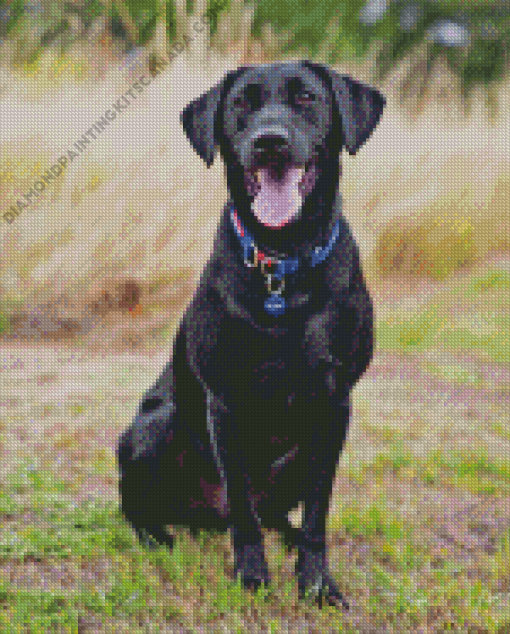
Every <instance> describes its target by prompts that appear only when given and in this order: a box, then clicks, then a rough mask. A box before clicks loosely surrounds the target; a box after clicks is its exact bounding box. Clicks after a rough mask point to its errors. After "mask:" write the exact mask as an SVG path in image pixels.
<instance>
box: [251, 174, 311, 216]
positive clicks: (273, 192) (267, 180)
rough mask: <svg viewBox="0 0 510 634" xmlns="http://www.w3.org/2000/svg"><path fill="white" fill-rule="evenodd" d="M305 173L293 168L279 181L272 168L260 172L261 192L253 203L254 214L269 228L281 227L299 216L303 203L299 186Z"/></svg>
mask: <svg viewBox="0 0 510 634" xmlns="http://www.w3.org/2000/svg"><path fill="white" fill-rule="evenodd" d="M302 174H303V171H302V170H300V169H298V168H291V169H288V170H286V171H285V173H284V174H283V176H282V178H281V179H278V178H277V177H276V175H275V174H274V172H273V171H272V170H271V169H270V168H264V169H261V170H259V172H258V176H259V183H260V191H259V193H258V194H257V195H256V196H255V200H254V202H253V206H252V208H253V213H254V214H255V216H257V218H258V220H259V221H260V222H262V223H263V224H264V225H266V226H268V227H281V226H283V225H285V224H287V223H288V222H289V220H290V219H291V218H292V217H293V216H294V215H295V214H297V212H298V211H299V208H300V206H301V203H302V199H301V196H300V194H299V189H298V184H299V181H300V180H301V176H302Z"/></svg>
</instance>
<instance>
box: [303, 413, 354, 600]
mask: <svg viewBox="0 0 510 634" xmlns="http://www.w3.org/2000/svg"><path fill="white" fill-rule="evenodd" d="M324 405H325V407H324V408H321V410H320V411H321V412H323V414H324V418H325V419H326V420H327V421H328V423H327V424H325V425H324V426H323V427H322V428H320V429H318V431H317V434H316V435H314V437H313V438H312V441H311V443H310V444H311V446H310V454H309V462H310V465H309V470H308V473H310V474H313V475H312V477H311V479H310V482H309V484H308V487H307V490H306V492H305V496H304V506H305V509H304V522H303V528H302V531H303V536H302V543H300V544H299V545H298V561H297V566H296V571H297V575H298V588H299V595H300V598H302V599H303V598H305V597H306V596H307V595H309V594H311V595H312V596H313V597H314V598H315V599H316V601H317V603H318V604H319V606H322V600H323V598H326V599H327V601H328V603H329V605H335V606H338V605H342V606H343V607H344V608H345V609H349V605H348V603H347V602H346V601H345V599H344V598H343V596H342V594H341V593H340V591H339V589H338V587H337V585H336V583H335V581H334V579H333V577H332V575H331V573H330V571H329V567H328V563H327V556H326V516H327V513H328V509H329V504H330V497H331V491H332V488H333V481H334V477H335V471H336V465H337V462H338V457H339V454H340V451H341V448H342V445H343V443H344V440H345V437H346V433H347V428H348V424H349V409H350V407H349V401H348V400H346V401H344V403H343V404H342V405H336V406H335V407H332V408H331V409H332V410H333V411H328V407H327V406H326V404H324ZM329 405H330V406H331V402H330V403H329Z"/></svg>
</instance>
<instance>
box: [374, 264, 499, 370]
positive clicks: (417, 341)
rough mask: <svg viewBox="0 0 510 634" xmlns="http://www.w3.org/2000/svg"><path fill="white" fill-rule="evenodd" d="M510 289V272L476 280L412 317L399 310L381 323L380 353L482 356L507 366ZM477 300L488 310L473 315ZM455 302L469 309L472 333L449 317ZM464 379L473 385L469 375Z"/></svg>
mask: <svg viewBox="0 0 510 634" xmlns="http://www.w3.org/2000/svg"><path fill="white" fill-rule="evenodd" d="M509 290H510V273H508V272H506V271H500V270H497V271H491V272H489V273H487V274H485V275H483V276H473V277H472V278H470V279H469V280H468V281H467V282H464V283H462V284H460V285H459V284H456V285H455V286H454V287H453V288H449V289H448V291H447V292H445V293H443V295H442V296H441V297H439V298H435V299H434V301H433V302H431V303H430V304H429V305H427V306H426V307H425V308H423V309H421V310H419V311H416V312H415V313H413V314H411V315H410V316H407V317H404V316H403V315H402V314H401V313H399V312H398V311H395V312H394V314H393V315H390V316H388V317H386V319H385V320H384V321H382V322H381V323H378V324H377V345H378V347H379V349H381V350H391V349H394V350H403V351H411V350H412V351H423V350H428V349H434V348H435V349H441V350H447V351H457V352H458V351H466V350H469V351H479V352H481V353H483V354H485V355H486V356H487V357H489V358H490V359H492V360H494V361H499V362H503V363H508V361H510V328H509V319H508V297H509ZM474 300H477V301H478V302H480V301H483V304H484V308H483V309H478V311H476V312H475V311H473V310H469V306H470V305H471V304H472V303H474ZM454 302H462V304H464V305H465V306H466V311H465V314H467V316H468V317H467V320H468V321H470V322H471V324H472V325H471V327H470V328H466V327H465V326H464V325H463V323H462V321H459V320H457V321H456V320H455V318H452V317H451V316H450V315H449V314H448V308H449V307H450V306H452V305H453V303H454ZM463 317H464V320H465V319H466V318H465V316H464V315H463ZM461 378H462V377H461ZM464 378H465V380H469V377H467V376H466V377H464Z"/></svg>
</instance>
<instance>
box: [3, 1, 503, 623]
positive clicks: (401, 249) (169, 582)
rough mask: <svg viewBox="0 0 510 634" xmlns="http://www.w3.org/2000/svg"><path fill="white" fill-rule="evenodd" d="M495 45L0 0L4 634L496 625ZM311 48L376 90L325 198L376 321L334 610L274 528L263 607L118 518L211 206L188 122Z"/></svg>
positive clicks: (350, 10)
mask: <svg viewBox="0 0 510 634" xmlns="http://www.w3.org/2000/svg"><path fill="white" fill-rule="evenodd" d="M509 37H510V0H476V1H475V0H437V1H434V0H429V1H425V0H368V1H366V0H258V1H254V2H250V3H248V2H244V0H200V1H198V0H194V1H193V0H188V1H186V2H184V0H171V1H170V2H168V3H163V2H162V1H161V0H104V1H103V2H100V1H99V0H10V1H6V0H0V382H1V385H0V394H1V396H0V597H1V601H0V603H1V606H0V607H1V609H0V631H1V632H4V631H5V632H21V631H23V632H34V633H35V632H37V634H40V633H41V632H51V633H55V632H57V633H60V632H62V633H63V632H66V633H67V632H72V633H73V634H78V633H80V634H81V633H85V632H90V633H94V634H96V633H101V632H129V633H130V634H131V633H135V632H136V633H138V632H140V634H142V633H143V634H147V633H148V632H156V631H158V632H179V633H183V632H201V633H212V632H236V633H237V632H262V631H264V632H266V631H267V632H276V631H282V632H298V631H299V632H328V633H331V634H334V633H337V632H340V631H342V632H344V631H345V632H347V631H348V632H355V633H356V634H373V633H374V632H381V633H382V632H388V633H389V634H391V633H394V634H404V633H405V634H410V633H414V634H440V633H443V632H446V631H455V632H462V633H463V634H464V633H470V634H475V633H476V634H508V632H510V622H509V619H508V615H509V612H510V576H509V571H510V531H509V529H510V504H509V499H510V498H509V496H510V467H509V462H508V456H509V455H510V420H509V417H508V411H509V405H510V366H509V356H510V352H509V342H510V333H509V330H510V329H509V324H510V319H509V308H510V306H509V299H510V231H509V229H510V227H509V223H510V214H509V210H510V103H509V102H510V90H509V88H510V85H509V77H508V70H509V56H508V52H509V46H510V39H509ZM302 58H308V59H313V60H315V61H317V62H323V63H326V64H329V65H331V66H332V67H333V68H334V69H336V70H337V71H339V72H340V73H344V74H349V75H351V76H353V77H355V78H357V79H359V80H360V81H364V82H366V83H369V84H372V85H374V86H376V87H377V88H378V89H379V90H381V92H382V93H383V94H384V95H385V96H386V99H387V106H386V109H385V111H384V113H383V116H382V118H381V121H380V123H379V125H378V126H377V128H376V129H375V131H374V133H373V135H372V137H371V138H370V139H369V141H368V142H367V143H366V144H365V145H364V146H363V147H362V148H361V149H360V151H359V152H358V153H357V154H356V156H354V157H351V156H348V155H347V154H345V153H344V157H343V176H342V183H341V189H342V192H343V200H344V213H345V215H346V217H347V219H348V221H349V223H350V224H351V227H352V229H353V232H354V234H355V236H356V239H357V241H358V244H359V247H360V253H361V258H362V264H363V269H364V272H365V277H366V280H367V284H368V287H369V290H370V293H371V295H372V298H373V300H374V304H375V315H376V354H375V356H374V359H373V361H372V363H371V365H370V367H369V369H368V371H367V372H366V373H365V375H364V376H363V377H362V379H361V380H360V381H359V383H358V384H357V386H356V388H355V389H354V390H353V394H352V400H353V405H354V406H353V418H352V424H351V426H350V430H349V442H348V443H347V444H346V448H345V450H344V451H343V452H342V456H341V459H340V461H339V466H338V470H337V478H336V481H335V486H334V490H333V494H332V500H331V507H330V514H329V518H328V540H329V541H330V549H329V552H330V556H331V565H332V571H333V573H334V575H335V577H336V578H337V579H338V580H339V581H340V583H341V589H342V592H343V593H344V594H345V596H347V597H348V599H349V601H350V603H351V605H352V606H353V609H352V611H351V612H350V613H349V614H350V616H347V615H345V614H333V611H332V610H330V609H325V610H323V611H322V612H321V611H319V610H316V609H314V608H310V607H308V606H307V605H305V604H301V603H299V602H298V601H297V587H296V583H295V577H294V575H293V562H292V555H291V556H290V558H289V557H288V556H286V555H285V554H283V553H282V551H281V550H279V547H278V542H277V539H276V535H273V534H269V535H268V534H267V533H265V534H264V539H265V542H266V546H267V549H266V552H267V554H268V563H269V566H270V568H271V570H272V574H273V579H274V584H273V591H274V595H273V598H272V600H271V601H270V602H269V603H265V602H263V601H262V600H259V599H254V598H253V597H251V595H249V594H247V593H244V592H243V591H242V589H240V588H237V587H236V586H235V585H234V584H233V582H232V574H233V560H232V551H231V548H230V543H229V538H228V535H225V536H219V537H215V538H210V537H205V538H204V539H203V540H202V541H200V542H196V541H194V540H192V539H191V538H190V537H189V536H187V535H186V534H184V532H179V533H178V541H177V545H176V548H175V552H174V554H173V555H172V556H171V557H169V556H168V553H163V552H161V551H157V552H155V553H147V552H146V551H142V550H141V548H140V546H139V545H138V543H137V542H136V541H135V537H134V534H133V531H132V530H131V529H130V527H129V526H128V525H127V523H126V522H125V521H124V520H123V518H122V516H121V514H120V512H119V507H118V473H117V463H116V457H115V451H116V446H117V442H118V437H119V434H120V433H121V432H122V431H123V430H124V429H125V428H126V427H127V425H129V422H130V420H131V419H132V416H133V415H134V413H135V411H136V410H137V408H138V406H139V403H140V398H141V396H142V394H143V393H144V391H145V390H146V389H148V388H149V387H150V386H151V385H152V384H153V383H154V381H155V380H156V378H157V377H158V376H159V374H160V373H161V370H162V368H163V367H164V365H165V364H166V363H167V361H168V358H169V355H170V353H171V348H172V339H173V336H174V333H175V330H176V328H177V326H178V324H179V320H180V317H181V315H182V312H183V311H184V309H185V307H186V305H187V304H188V302H189V301H190V300H191V299H192V296H193V292H194V289H195V285H196V283H197V282H198V278H199V276H200V273H201V271H202V268H203V266H204V264H205V263H206V261H207V258H208V257H209V254H210V249H211V246H212V242H213V238H214V235H215V231H216V226H217V223H218V221H219V218H220V216H221V213H222V210H223V205H224V202H225V200H226V198H227V195H228V192H227V189H226V185H225V181H224V176H223V167H222V164H221V160H217V161H216V162H215V163H214V165H213V166H212V168H211V169H209V170H207V168H206V166H205V164H204V163H203V162H202V161H201V160H200V159H199V158H198V156H197V155H196V154H195V152H194V151H193V149H192V148H191V146H190V145H189V143H188V142H187V140H186V138H185V136H184V133H183V130H182V128H181V125H180V122H179V113H180V112H181V110H182V109H183V108H184V107H185V105H186V104H187V103H189V101H191V100H192V99H196V98H197V97H198V96H199V95H200V94H202V93H203V92H204V91H206V90H207V89H208V88H210V87H211V86H212V85H213V84H214V83H215V82H216V81H218V80H220V78H221V77H222V76H223V75H224V73H225V72H226V71H227V70H228V69H232V68H236V67H237V66H239V65H241V64H244V65H246V64H257V63H264V62H272V61H276V60H288V59H302ZM140 78H143V79H142V80H141V81H140ZM299 516H300V510H299V509H296V510H295V513H293V514H291V519H292V521H293V522H297V523H299ZM269 533H270V532H269Z"/></svg>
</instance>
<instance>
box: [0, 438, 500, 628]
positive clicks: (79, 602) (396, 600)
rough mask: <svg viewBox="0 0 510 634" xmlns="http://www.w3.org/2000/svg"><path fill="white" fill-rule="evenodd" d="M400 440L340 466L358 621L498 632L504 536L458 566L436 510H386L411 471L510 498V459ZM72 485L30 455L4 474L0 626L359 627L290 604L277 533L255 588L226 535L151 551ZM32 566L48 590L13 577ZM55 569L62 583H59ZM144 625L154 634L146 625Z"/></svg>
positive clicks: (334, 525) (344, 534) (346, 560)
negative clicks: (265, 581) (421, 450)
mask: <svg viewBox="0 0 510 634" xmlns="http://www.w3.org/2000/svg"><path fill="white" fill-rule="evenodd" d="M403 447H404V445H403V441H402V439H397V440H395V441H392V442H391V444H390V446H389V447H388V448H387V449H386V450H385V452H384V453H383V454H382V455H380V456H379V457H378V458H377V459H376V460H374V461H373V462H372V463H367V464H364V465H358V473H357V475H356V474H350V473H347V471H348V470H347V469H346V468H342V467H341V468H340V476H341V477H347V478H349V479H351V478H352V481H355V482H357V484H358V485H360V486H363V490H364V495H363V497H362V498H359V497H357V496H352V495H351V496H349V498H350V500H349V501H347V502H342V503H341V505H340V506H339V508H337V509H336V510H334V511H333V513H332V514H331V516H330V519H329V528H328V535H329V536H330V539H331V540H332V544H331V553H332V554H331V559H332V567H333V570H334V574H335V575H336V576H337V578H338V579H339V580H340V581H341V585H342V589H343V590H344V591H346V592H347V594H348V596H350V597H355V600H356V604H357V608H356V609H357V610H358V611H359V610H361V611H362V613H363V617H362V620H364V622H365V625H364V626H363V627H365V626H366V627H367V628H368V624H369V623H376V624H377V623H379V626H381V624H382V623H384V624H386V626H389V627H390V628H392V629H389V630H387V631H392V632H406V631H419V630H415V629H413V628H418V627H422V628H423V627H425V626H426V623H427V622H428V620H430V615H431V613H433V614H435V615H436V616H435V617H434V619H433V622H434V628H436V629H430V630H423V629H422V631H431V632H432V631H434V632H436V631H440V630H438V629H437V626H438V625H439V624H440V625H441V627H445V626H446V625H447V624H448V623H450V624H451V625H449V626H448V627H451V628H453V629H452V631H462V632H465V631H468V629H467V628H468V627H475V626H476V627H478V628H479V629H477V630H474V629H473V630H470V631H478V632H490V633H492V632H494V633H496V632H502V631H504V630H502V629H501V627H503V626H504V624H505V623H506V625H508V624H509V623H508V610H507V607H508V596H509V594H510V585H509V584H510V578H509V575H508V570H510V542H509V536H508V532H507V533H504V534H503V536H500V537H499V538H498V540H497V542H496V543H495V544H494V546H493V550H492V554H490V555H489V554H487V553H485V552H483V551H482V550H481V549H480V552H479V553H477V555H476V557H474V558H473V559H472V560H470V561H467V562H466V561H464V563H463V560H462V559H460V558H459V557H458V552H457V550H459V549H461V547H460V546H458V544H457V543H456V542H455V540H453V544H454V545H453V547H449V546H448V545H447V546H446V547H442V548H439V550H438V547H437V544H435V543H434V539H433V538H432V537H431V534H432V533H430V534H426V531H427V530H428V529H429V528H430V524H431V523H432V526H434V525H435V524H436V520H437V518H434V513H433V511H432V509H431V508H427V507H424V508H422V509H421V510H420V509H417V513H416V514H415V515H414V519H410V518H409V517H408V516H406V515H405V514H404V513H403V512H401V511H397V510H395V509H394V504H392V503H391V499H392V498H393V497H394V494H393V493H392V486H396V483H398V482H400V483H403V484H404V485H405V487H406V488H407V489H408V490H409V491H412V490H414V489H415V488H416V481H417V480H418V481H419V483H420V485H419V486H420V487H423V488H424V489H426V490H430V491H431V492H433V491H434V490H435V489H439V490H441V491H445V490H449V491H451V492H452V495H454V496H457V495H458V494H459V492H462V491H469V492H472V493H474V494H476V495H479V496H483V498H484V499H490V498H497V497H501V496H504V497H505V498H506V499H508V496H509V493H510V468H509V466H508V462H501V461H500V462H498V461H497V460H494V459H492V460H491V459H489V458H488V457H487V455H486V454H484V453H483V452H482V451H473V452H471V453H469V454H466V453H462V452H449V451H448V452H445V451H437V452H434V453H431V454H430V455H429V456H427V457H426V458H425V459H423V460H419V459H417V458H416V457H413V456H412V455H411V454H409V453H406V452H405V450H404V449H403ZM106 467H108V470H109V473H110V474H111V477H115V476H114V471H113V469H114V464H113V463H112V460H111V459H109V458H108V457H107V456H106V455H105V456H104V457H103V460H102V463H100V462H98V463H97V464H96V465H95V466H94V467H93V469H94V470H97V471H99V472H104V471H105V470H106ZM360 475H361V477H360ZM392 483H394V484H393V485H392ZM77 488H79V486H78V485H77V484H76V482H74V481H73V479H67V478H62V477H60V476H59V474H58V472H56V471H55V470H47V469H39V468H37V467H35V466H34V464H33V463H29V462H28V461H25V462H24V463H23V464H20V465H19V466H18V467H17V469H16V470H15V472H14V473H13V474H12V475H11V476H9V477H8V478H7V479H6V481H5V484H4V486H3V489H2V493H1V495H0V515H1V517H2V519H3V522H2V524H3V526H2V530H1V532H0V561H1V564H0V602H1V605H2V611H1V613H0V631H5V632H20V631H23V632H78V631H82V630H80V629H79V627H78V624H79V623H82V622H85V621H87V619H88V620H90V619H91V618H93V621H94V622H95V623H96V624H97V623H102V626H101V627H102V628H104V629H97V630H94V631H111V632H113V631H130V632H145V631H158V630H157V627H160V628H164V625H165V624H170V623H173V624H174V625H175V624H176V623H182V624H183V625H185V627H186V628H188V630H187V631H192V632H193V631H196V632H199V631H211V632H214V631H218V632H219V631H222V630H221V627H220V624H224V625H225V626H226V627H227V631H229V632H230V631H231V632H244V631H249V630H248V629H244V625H243V623H245V622H246V625H247V624H248V622H251V623H257V627H259V628H261V629H260V631H263V630H262V627H267V628H268V629H267V631H274V632H278V631H286V630H285V629H278V628H279V627H280V626H281V627H282V628H283V627H284V623H285V622H288V621H287V620H288V619H289V618H290V615H291V614H293V615H294V616H297V618H299V617H300V616H301V617H303V618H304V616H305V615H308V616H309V618H311V619H312V620H313V623H314V624H315V627H317V628H319V630H320V631H328V632H329V631H331V632H333V631H345V632H349V631H352V632H354V631H360V632H363V631H365V630H364V629H363V628H361V629H352V627H353V625H352V623H350V621H349V617H348V616H347V617H346V616H345V615H342V614H337V613H335V611H334V610H332V609H329V608H327V609H324V610H323V611H322V612H320V611H319V610H317V609H316V608H315V607H311V606H308V605H307V604H301V603H298V602H297V597H296V587H295V579H294V578H293V575H292V574H291V568H289V565H288V563H289V562H288V559H287V557H286V555H285V553H284V551H283V549H282V547H281V546H280V544H279V542H278V541H277V540H276V539H275V537H274V536H273V535H272V534H269V533H266V534H265V538H266V545H267V552H268V559H269V564H270V568H271V570H272V574H273V577H274V585H273V587H272V591H261V592H259V593H257V595H253V594H250V593H246V592H244V591H243V590H242V588H241V587H240V585H239V583H234V582H233V581H231V580H230V576H229V574H230V573H231V569H232V561H231V552H230V544H229V539H228V536H226V535H214V534H212V535H210V534H208V533H205V532H202V533H201V535H200V537H199V538H198V539H197V540H193V539H191V538H190V536H189V534H188V533H187V531H184V530H180V531H178V532H177V543H176V546H175V549H174V552H173V554H172V555H169V553H168V551H167V550H166V549H165V548H160V549H158V550H157V551H156V552H146V551H144V550H143V549H142V548H141V547H140V546H139V545H138V543H137V542H136V541H135V539H134V535H133V533H132V531H131V529H130V528H129V527H128V526H127V524H126V523H125V522H124V521H123V519H122V517H121V516H120V514H119V510H118V507H117V504H116V503H113V502H109V503H105V502H103V501H101V500H100V499H97V498H96V499H87V500H82V501H81V502H79V503H77V502H76V501H75V500H74V499H73V490H75V489H77ZM416 490H418V489H416ZM475 524H476V522H475ZM482 524H483V521H482ZM475 529H476V526H475V528H474V529H473V530H475ZM268 542H269V543H268ZM475 560H476V564H474V561H475ZM34 567H35V568H38V569H39V570H40V571H41V575H42V578H44V579H46V582H45V583H44V584H43V587H40V584H37V583H36V582H35V577H34V583H33V584H30V583H29V584H27V585H26V586H24V584H23V583H22V582H21V579H22V578H23V577H22V576H21V572H22V571H23V570H25V571H29V570H30V569H32V570H33V569H34ZM473 570H475V571H476V574H473ZM9 573H10V579H11V580H10V579H9ZM13 574H14V577H15V578H16V583H13V582H12V578H13ZM28 577H30V575H28ZM63 577H66V578H67V580H68V583H67V585H66V584H62V585H61V584H60V583H59V581H61V579H62V578H63ZM30 585H33V587H30ZM45 585H46V586H47V587H46V588H44V586H45ZM37 586H39V587H37ZM505 602H506V603H505ZM505 605H506V606H507V607H506V619H505V609H503V607H504V606H505ZM143 623H151V624H152V626H153V628H155V629H154V630H151V629H144V628H145V626H144V625H143ZM147 627H148V626H147ZM201 627H202V628H205V630H204V629H200V628H201ZM194 628H195V629H194ZM215 628H217V629H215ZM335 628H336V629H335ZM349 628H351V629H349ZM465 628H466V629H465ZM160 631H165V630H164V629H161V630H160ZM367 631H368V630H367Z"/></svg>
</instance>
